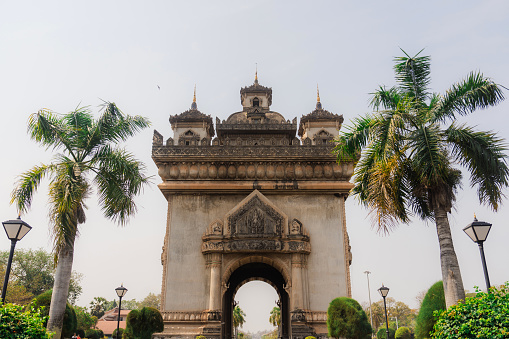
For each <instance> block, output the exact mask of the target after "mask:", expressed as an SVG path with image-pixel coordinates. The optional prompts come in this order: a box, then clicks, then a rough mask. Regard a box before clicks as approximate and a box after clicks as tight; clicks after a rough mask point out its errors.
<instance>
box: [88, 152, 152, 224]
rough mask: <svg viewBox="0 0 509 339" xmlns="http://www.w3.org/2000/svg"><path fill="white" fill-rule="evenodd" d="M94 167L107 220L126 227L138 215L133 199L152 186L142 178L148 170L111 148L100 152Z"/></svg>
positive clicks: (129, 155) (145, 178)
mask: <svg viewBox="0 0 509 339" xmlns="http://www.w3.org/2000/svg"><path fill="white" fill-rule="evenodd" d="M91 166H94V167H95V170H94V171H95V172H96V176H95V179H94V181H95V183H96V184H97V186H98V193H99V202H100V204H101V205H102V208H103V211H104V214H105V216H106V217H108V218H110V219H112V220H114V221H116V222H118V223H119V224H121V225H124V224H125V223H126V222H127V219H128V217H129V216H131V215H132V214H134V213H135V212H136V204H135V202H134V196H136V195H138V194H139V193H140V191H141V189H142V188H143V186H144V185H145V184H147V183H148V182H149V178H148V177H146V176H145V175H144V174H143V172H144V170H145V166H144V165H143V164H142V163H141V162H139V161H137V160H136V159H134V157H133V156H132V155H131V154H130V153H128V152H126V151H125V150H121V149H112V148H111V147H109V146H104V147H102V148H101V149H100V151H99V152H97V154H96V156H95V158H94V159H93V161H92V163H91Z"/></svg>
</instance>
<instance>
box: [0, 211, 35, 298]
mask: <svg viewBox="0 0 509 339" xmlns="http://www.w3.org/2000/svg"><path fill="white" fill-rule="evenodd" d="M2 224H3V225H4V229H5V233H6V234H7V238H9V239H10V240H11V252H10V253H9V261H8V262H7V268H6V269H5V279H4V287H3V288H2V304H3V303H4V302H5V295H6V293H7V283H8V281H9V275H10V273H11V264H12V257H13V255H14V248H15V247H16V242H18V241H19V240H21V239H23V237H24V236H25V235H26V234H27V233H28V232H29V231H30V230H31V229H32V226H30V225H29V224H27V223H26V222H24V221H23V220H21V217H18V219H15V220H7V221H4V222H2Z"/></svg>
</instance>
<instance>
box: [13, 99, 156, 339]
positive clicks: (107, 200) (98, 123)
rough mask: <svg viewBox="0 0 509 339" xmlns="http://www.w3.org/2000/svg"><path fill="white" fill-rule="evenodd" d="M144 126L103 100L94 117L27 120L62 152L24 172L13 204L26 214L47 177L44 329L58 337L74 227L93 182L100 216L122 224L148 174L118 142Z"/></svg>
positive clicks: (85, 112)
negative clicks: (49, 269) (49, 256)
mask: <svg viewBox="0 0 509 339" xmlns="http://www.w3.org/2000/svg"><path fill="white" fill-rule="evenodd" d="M148 125H149V122H148V120H147V119H146V118H143V117H140V116H136V117H130V116H128V115H125V114H123V113H122V112H121V111H120V110H119V109H118V108H117V106H116V105H115V104H113V103H105V104H104V110H103V112H102V114H101V116H100V117H99V119H98V120H94V119H93V116H92V114H91V112H90V110H89V109H88V108H77V109H76V110H74V111H73V112H70V113H68V114H64V115H58V114H56V113H53V112H51V111H47V110H41V111H39V112H38V113H34V114H32V115H31V116H30V118H29V122H28V131H29V134H30V137H31V138H32V139H33V140H35V141H36V142H38V143H40V144H41V145H42V146H44V147H46V148H51V149H53V150H56V151H61V152H60V153H57V154H56V155H55V157H54V161H53V162H52V163H50V164H48V165H45V164H43V165H38V166H35V167H33V168H32V169H31V170H29V171H27V172H25V173H23V174H22V175H21V176H20V178H19V181H18V182H17V185H16V188H15V189H14V191H13V192H12V200H11V202H12V203H15V204H16V207H17V209H18V211H19V213H20V214H21V213H24V212H26V211H27V210H28V209H29V208H30V205H31V203H32V198H33V195H34V193H35V191H36V190H37V189H38V188H39V186H40V183H41V180H42V179H43V178H44V177H45V176H48V177H50V184H49V198H50V199H49V201H50V202H49V203H50V211H49V217H50V223H51V233H52V236H53V240H54V252H55V258H56V261H57V269H56V275H55V283H54V287H53V291H54V298H53V299H52V304H51V306H50V319H49V321H48V329H49V330H51V331H55V332H56V334H55V338H56V339H59V338H60V336H61V329H62V322H63V316H64V312H65V304H66V300H67V296H68V292H69V283H70V281H71V272H72V263H73V257H74V241H75V239H76V236H77V234H78V225H79V224H82V223H84V222H85V200H86V198H88V197H89V196H90V194H91V193H92V182H93V183H94V184H95V185H96V187H97V192H98V194H99V203H100V204H101V206H102V208H103V212H104V215H105V216H106V217H107V218H110V219H112V220H114V221H116V222H118V223H119V224H120V225H125V224H126V222H127V220H128V219H129V217H130V216H131V215H132V214H134V213H135V211H136V205H135V204H134V200H133V199H134V197H135V196H136V195H137V194H138V193H140V191H141V188H142V187H143V185H144V184H145V183H147V182H148V178H147V177H146V176H145V175H144V174H143V171H144V165H143V164H142V163H140V162H139V161H137V160H136V159H135V158H134V157H133V156H132V155H131V154H130V153H128V152H127V151H126V150H124V149H121V148H119V147H118V146H117V144H118V143H120V142H123V141H126V140H127V139H128V138H129V137H130V136H132V135H134V134H135V133H136V132H138V131H139V130H141V129H143V128H145V127H147V126H148Z"/></svg>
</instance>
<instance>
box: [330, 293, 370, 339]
mask: <svg viewBox="0 0 509 339" xmlns="http://www.w3.org/2000/svg"><path fill="white" fill-rule="evenodd" d="M327 330H328V332H329V337H332V338H346V339H367V338H370V336H371V331H372V330H371V325H370V324H369V320H368V317H367V315H366V312H364V310H363V309H362V307H361V305H359V303H358V302H357V301H355V300H354V299H350V298H347V297H339V298H336V299H334V300H332V301H331V303H330V304H329V308H328V309H327Z"/></svg>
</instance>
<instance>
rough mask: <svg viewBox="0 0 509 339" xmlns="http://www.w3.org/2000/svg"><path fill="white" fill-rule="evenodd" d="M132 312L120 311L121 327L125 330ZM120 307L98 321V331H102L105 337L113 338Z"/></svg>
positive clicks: (107, 312) (108, 312)
mask: <svg viewBox="0 0 509 339" xmlns="http://www.w3.org/2000/svg"><path fill="white" fill-rule="evenodd" d="M129 312H131V310H120V323H119V327H120V328H123V329H125V326H126V320H127V315H128V314H129ZM117 319H118V307H115V308H114V309H111V310H109V311H106V313H104V315H103V316H102V317H101V318H100V319H99V320H98V321H97V325H96V326H95V328H96V329H98V330H102V331H103V332H104V335H106V336H108V337H111V335H112V334H113V331H115V329H116V328H117Z"/></svg>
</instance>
